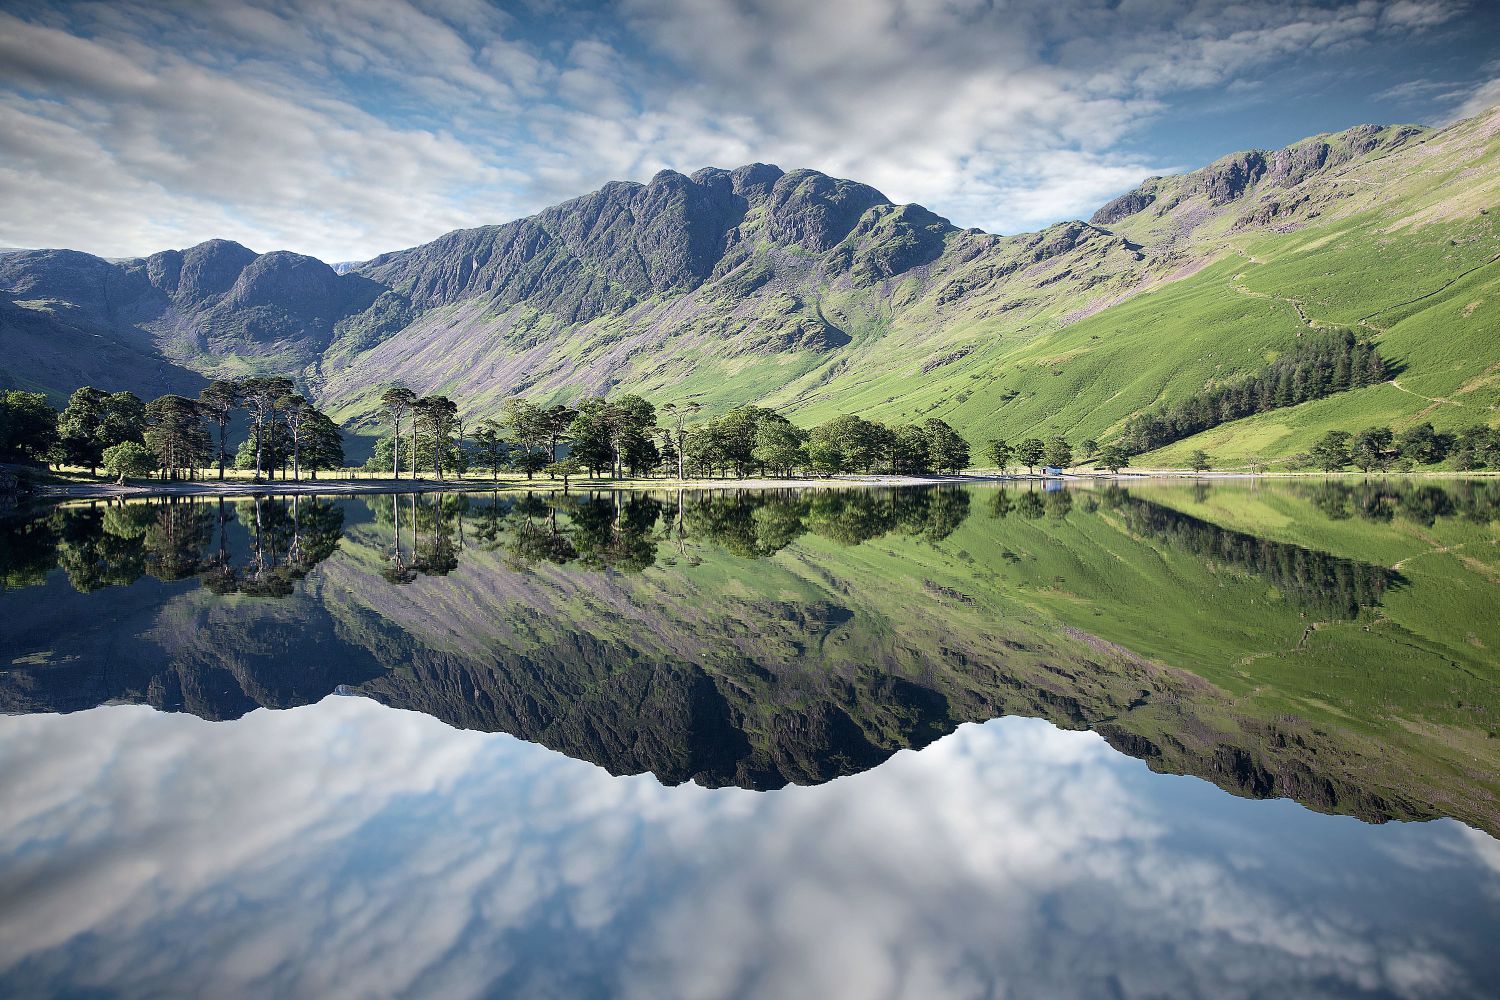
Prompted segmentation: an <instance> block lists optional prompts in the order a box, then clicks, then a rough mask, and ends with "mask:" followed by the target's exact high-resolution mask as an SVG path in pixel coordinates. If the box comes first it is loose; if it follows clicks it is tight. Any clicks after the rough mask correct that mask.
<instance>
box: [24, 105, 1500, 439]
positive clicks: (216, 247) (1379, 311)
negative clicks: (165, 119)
mask: <svg viewBox="0 0 1500 1000" xmlns="http://www.w3.org/2000/svg"><path fill="white" fill-rule="evenodd" d="M1497 127H1500V116H1497V115H1496V114H1495V113H1493V112H1492V113H1490V114H1487V115H1484V116H1481V117H1479V118H1475V119H1471V120H1469V121H1465V122H1460V123H1457V124H1455V125H1453V126H1450V127H1448V128H1446V129H1442V130H1430V129H1424V128H1419V127H1415V126H1395V127H1380V126H1373V125H1363V126H1359V127H1357V128H1354V129H1350V130H1348V131H1346V132H1341V133H1336V134H1331V135H1324V136H1317V137H1314V138H1311V139H1307V140H1304V141H1302V142H1299V143H1296V144H1294V145H1292V146H1289V147H1287V148H1285V149H1281V150H1271V151H1262V150H1252V151H1247V152H1241V153H1236V154H1233V155H1231V156H1228V157H1225V158H1224V159H1222V160H1219V161H1218V162H1216V163H1214V164H1212V165H1210V166H1209V167H1206V168H1204V169H1202V170H1199V171H1195V172H1193V173H1189V174H1184V175H1180V176H1175V177H1163V178H1152V179H1150V180H1148V181H1146V182H1145V183H1144V184H1142V185H1141V186H1140V187H1138V188H1137V189H1136V190H1134V191H1131V192H1128V193H1126V194H1124V195H1122V196H1121V197H1119V198H1116V199H1114V200H1113V201H1111V202H1110V203H1109V204H1107V205H1105V206H1103V207H1102V208H1101V209H1100V210H1099V211H1098V212H1096V213H1094V215H1093V216H1092V217H1091V219H1090V221H1088V222H1081V221H1075V222H1066V223H1060V224H1058V225H1055V226H1051V227H1048V228H1047V229H1045V230H1043V231H1041V232H1039V233H1029V234H1022V235H1017V236H1009V237H1001V236H995V235H991V234H987V233H983V232H980V231H978V230H974V229H958V228H956V227H955V226H953V225H952V224H950V223H949V222H948V221H947V220H946V219H942V218H940V217H938V216H936V215H934V214H933V213H931V212H929V211H927V210H926V209H924V208H922V207H920V206H916V205H896V204H893V203H892V202H891V201H890V200H889V199H888V198H886V197H885V196H884V195H883V194H881V193H880V192H879V191H877V190H875V189H874V188H871V187H869V186H867V185H864V184H859V183H856V182H854V181H848V180H841V179H837V178H832V177H828V176H826V175H824V174H821V173H818V172H816V171H811V170H794V171H789V172H788V171H783V170H781V169H780V168H778V167H774V166H770V165H766V164H750V165H747V166H743V167H739V168H737V169H734V170H721V169H714V168H710V169H704V170H700V171H698V172H697V173H695V174H693V175H692V176H685V175H683V174H680V173H676V172H673V171H663V172H662V173H660V174H658V175H657V176H656V177H654V178H652V180H651V181H650V182H649V183H646V184H637V183H626V182H615V183H611V184H607V185H605V186H604V187H603V188H601V189H599V190H598V191H596V192H593V193H592V194H588V195H585V196H583V197H581V198H577V199H574V200H573V201H569V202H565V203H563V204H561V205H558V206H555V207H553V208H550V209H547V210H545V211H543V212H540V213H538V214H537V215H535V216H532V217H529V218H526V219H520V220H517V221H514V222H509V223H506V224H504V225H499V226H484V227H480V228H477V229H468V230H460V231H456V232H453V233H449V234H448V235H446V236H443V237H441V238H440V239H438V240H435V241H433V242H432V243H428V244H425V245H423V246H420V247H414V248H412V249H409V250H402V251H398V252H395V253H389V254H384V255H381V256H379V257H376V258H375V259H373V260H370V261H365V262H363V263H359V264H349V265H345V264H341V265H338V267H337V268H333V267H329V266H328V265H325V264H323V263H321V262H319V261H316V260H314V259H312V258H309V257H303V256H300V255H297V254H291V253H285V252H276V253H269V254H259V255H258V254H255V253H252V252H251V251H249V250H247V249H245V248H244V247H242V246H239V245H238V244H234V243H229V242H225V241H210V242H209V243H205V244H201V245H199V246H197V247H193V248H190V249H188V250H185V251H165V252H163V253H159V254H155V255H153V256H151V257H148V258H144V259H140V260H134V261H127V262H123V263H119V264H110V263H108V262H105V261H102V260H100V259H99V258H96V257H90V256H89V255H86V254H80V253H74V252H71V251H56V250H50V251H27V252H21V253H15V254H10V255H6V256H5V257H0V295H3V296H5V297H7V298H9V299H11V300H13V301H14V303H15V308H13V309H11V310H9V311H6V312H5V313H3V314H0V335H3V336H7V337H11V338H15V337H16V335H15V334H14V333H13V332H12V331H13V330H15V329H17V327H18V324H19V317H20V315H21V314H20V313H17V312H16V309H17V308H18V309H21V310H24V311H25V312H27V313H29V314H31V317H30V321H31V324H32V326H33V327H34V328H37V329H40V328H42V327H46V328H49V329H50V328H51V324H57V325H58V329H59V330H60V329H62V328H63V327H64V326H71V327H72V328H73V329H74V330H77V331H87V332H88V333H90V334H97V335H98V337H99V338H100V339H101V340H103V341H104V342H106V343H108V344H110V345H111V347H112V349H114V350H117V351H122V352H125V351H128V352H138V354H139V357H140V358H141V359H142V361H141V365H137V366H128V365H127V366H122V365H120V364H112V363H104V361H103V360H102V359H96V358H94V357H92V356H85V357H82V358H79V359H77V360H76V362H75V363H73V364H72V365H71V366H70V365H67V364H64V363H63V362H62V359H61V358H59V357H57V356H56V353H57V352H53V354H50V355H49V354H47V353H46V352H44V351H42V349H41V347H40V346H38V345H39V344H41V343H42V342H43V341H45V340H46V338H45V336H40V335H38V334H36V333H33V335H31V336H29V337H27V338H19V339H18V342H19V343H20V344H21V345H22V349H21V350H20V351H19V352H17V351H11V352H7V353H8V357H7V358H6V359H5V361H4V364H6V365H7V366H8V367H7V368H6V374H5V375H4V378H6V380H7V381H13V382H19V383H21V384H31V385H38V386H41V387H43V388H46V389H48V390H49V391H51V392H53V393H54V394H58V395H61V394H64V393H65V392H66V391H68V390H69V389H71V388H72V385H73V382H74V381H76V380H77V379H78V378H80V377H82V378H86V379H87V380H90V381H94V382H96V383H98V384H100V385H104V386H106V387H118V386H125V385H132V386H137V385H138V386H140V387H142V388H149V385H148V383H147V382H145V381H139V380H140V379H142V378H144V376H145V372H146V370H147V369H152V366H153V365H154V366H155V368H154V371H155V377H156V379H157V382H155V383H150V385H154V384H163V380H171V379H175V378H178V377H179V376H180V373H182V372H183V371H187V372H192V373H198V374H199V375H200V376H206V375H214V374H238V373H244V372H247V371H275V372H279V373H285V374H291V375H294V376H295V377H297V378H298V379H299V380H301V381H302V382H303V383H304V384H305V385H306V387H307V388H308V389H309V391H311V392H313V393H314V394H315V395H316V396H317V397H318V398H319V399H320V400H322V401H323V402H324V403H325V404H326V405H329V406H331V407H332V408H333V409H334V410H335V411H336V412H337V413H338V414H339V415H340V416H341V417H342V418H343V419H345V420H346V421H349V422H352V423H353V424H354V425H356V426H361V425H365V424H366V421H367V419H368V418H369V417H370V416H371V415H372V414H373V412H374V408H375V402H374V400H375V397H376V396H377V395H378V392H377V390H378V389H379V387H380V386H381V385H382V384H384V383H385V382H387V381H389V380H393V379H399V380H401V381H403V382H405V383H407V384H408V385H410V386H411V387H412V388H414V389H416V390H417V391H419V392H424V393H432V392H446V393H449V394H451V395H453V396H455V397H456V398H458V399H460V400H461V401H462V402H463V404H464V405H465V406H466V407H468V408H469V409H470V410H471V411H473V412H491V411H492V410H493V409H494V408H495V407H496V406H498V404H499V402H500V401H501V400H503V399H504V398H506V397H508V396H510V395H513V394H517V393H524V394H528V395H534V396H549V395H576V394H580V393H594V392H601V391H607V390H611V389H616V388H629V389H632V390H636V391H642V392H645V393H647V394H649V395H651V396H652V397H654V398H656V399H658V400H660V401H666V400H670V399H682V398H694V399H697V400H699V401H701V402H704V403H705V404H707V405H708V406H709V407H710V408H718V409H722V408H726V407H728V406H732V405H735V404H738V403H744V402H760V403H762V404H765V405H773V406H778V407H781V408H784V409H786V410H787V411H789V412H790V413H792V415H793V416H794V417H795V418H796V419H799V420H802V421H814V420H818V419H824V418H826V417H828V416H830V415H832V414H834V413H837V412H841V411H850V412H859V413H863V414H866V415H869V416H873V417H878V418H882V419H889V420H915V419H920V418H923V417H926V416H942V417H944V418H946V419H948V420H949V421H950V422H952V423H954V424H955V425H957V426H959V427H960V428H961V429H962V430H964V431H965V432H966V433H968V434H969V435H970V436H971V437H973V438H975V439H976V440H977V439H981V438H983V437H986V436H989V435H992V434H1005V435H1011V436H1016V435H1022V434H1036V433H1065V434H1069V435H1071V436H1074V437H1075V438H1081V437H1083V436H1093V437H1099V438H1106V437H1108V436H1109V435H1111V434H1112V433H1116V432H1118V430H1119V429H1120V427H1121V426H1122V424H1123V422H1124V420H1126V419H1127V418H1128V417H1130V416H1131V415H1133V414H1135V413H1138V412H1141V411H1143V410H1147V409H1150V408H1153V407H1155V406H1157V405H1160V404H1164V403H1170V402H1174V401H1177V400H1181V399H1183V398H1185V397H1187V396H1189V395H1191V394H1193V393H1196V392H1200V391H1202V390H1203V389H1204V388H1205V387H1207V386H1211V385H1214V384H1217V383H1219V382H1222V381H1223V380H1225V379H1228V378H1233V377H1234V376H1236V375H1238V374H1243V373H1247V372H1250V371H1253V370H1255V369H1256V368H1257V367H1258V366H1260V365H1263V364H1265V363H1266V361H1267V359H1269V358H1274V357H1275V356H1276V355H1277V354H1278V353H1281V352H1285V351H1286V350H1288V349H1289V348H1290V347H1291V346H1292V345H1294V344H1295V343H1296V341H1297V339H1298V338H1299V337H1300V336H1302V335H1303V334H1304V333H1306V332H1307V330H1309V329H1311V328H1320V327H1329V328H1334V327H1337V328H1348V329H1351V330H1354V331H1356V333H1357V335H1358V336H1360V337H1361V338H1368V339H1373V340H1374V341H1375V342H1376V343H1377V345H1378V347H1379V349H1380V351H1381V352H1382V354H1383V355H1386V356H1388V357H1389V358H1390V359H1391V360H1392V361H1394V362H1396V363H1397V364H1398V365H1399V366H1400V367H1401V368H1402V369H1404V370H1403V371H1402V374H1401V378H1400V383H1399V384H1391V383H1386V384H1384V385H1379V386H1373V387H1370V388H1366V389H1360V390H1358V391H1357V392H1356V393H1349V394H1341V395H1342V396H1344V397H1347V398H1342V399H1338V400H1333V401H1330V400H1321V401H1317V402H1313V403H1307V404H1303V405H1302V406H1298V407H1291V408H1287V409H1286V410H1278V411H1273V412H1272V413H1270V414H1262V415H1260V416H1258V417H1253V418H1249V423H1251V424H1252V425H1255V426H1259V427H1261V428H1262V430H1261V431H1259V432H1258V433H1257V434H1256V435H1255V436H1254V438H1253V441H1252V440H1251V439H1248V438H1244V437H1243V436H1241V437H1238V438H1237V437H1236V436H1235V435H1234V433H1233V428H1234V426H1236V425H1230V426H1229V427H1228V428H1216V429H1215V430H1214V431H1210V432H1208V434H1209V436H1210V437H1212V436H1214V435H1217V438H1215V441H1216V444H1215V448H1216V454H1220V455H1225V456H1226V457H1232V455H1233V453H1234V452H1235V450H1236V449H1239V450H1241V451H1243V452H1245V453H1246V454H1248V453H1249V451H1250V450H1251V449H1252V448H1253V450H1254V451H1255V453H1257V454H1264V455H1276V454H1284V453H1286V452H1288V451H1290V450H1292V449H1294V448H1297V447H1301V446H1304V445H1305V442H1306V440H1307V439H1308V438H1309V437H1310V436H1312V435H1315V434H1316V433H1318V432H1319V431H1320V430H1321V429H1322V428H1324V427H1326V426H1330V425H1332V424H1333V423H1334V422H1335V421H1345V422H1347V419H1348V418H1349V415H1350V412H1351V411H1350V408H1349V407H1350V402H1349V401H1350V399H1357V400H1359V401H1360V402H1359V403H1358V405H1355V406H1354V407H1353V411H1352V412H1353V413H1355V414H1357V415H1359V416H1360V418H1361V419H1362V418H1363V417H1364V416H1365V415H1369V417H1370V418H1371V419H1377V418H1378V419H1381V420H1384V421H1388V422H1395V423H1396V424H1398V425H1399V424H1401V423H1402V422H1403V421H1406V422H1411V421H1413V420H1416V419H1418V417H1419V416H1420V418H1421V419H1432V420H1434V421H1435V422H1437V423H1439V424H1440V425H1441V424H1443V423H1445V422H1446V423H1449V424H1454V425H1457V424H1459V423H1462V422H1465V421H1468V422H1472V421H1473V420H1474V419H1476V418H1478V419H1488V415H1489V414H1490V413H1492V412H1493V411H1492V409H1491V407H1493V406H1495V405H1500V381H1497V380H1496V379H1495V378H1491V377H1490V375H1489V374H1487V373H1489V372H1490V371H1491V368H1492V366H1496V365H1500V340H1497V338H1495V337H1493V336H1492V335H1490V334H1492V333H1493V331H1494V330H1495V329H1496V326H1497V323H1500V305H1497V303H1500V295H1496V294H1495V291H1496V290H1495V289H1494V288H1493V287H1491V286H1492V285H1493V283H1494V282H1495V281H1496V277H1497V272H1496V270H1495V268H1494V263H1495V260H1496V258H1497V257H1500V233H1497V231H1496V216H1494V215H1492V214H1490V212H1489V210H1490V209H1491V208H1492V207H1500V206H1497V205H1496V202H1497V201H1500V189H1497V184H1500V181H1497V171H1495V170H1494V169H1493V164H1494V162H1495V159H1496V157H1497V155H1500V152H1497V144H1496V133H1497ZM341 272H342V273H341ZM1460 300H1461V301H1460ZM38 324H40V327H38ZM1438 328H1441V330H1440V331H1438ZM60 340H61V338H60ZM142 366H144V368H143V367H142ZM1239 423H1246V422H1244V421H1241V422H1237V424H1239ZM1200 437H1201V436H1200ZM1174 447H1176V446H1174ZM1183 447H1191V445H1183ZM1172 453H1173V448H1168V449H1167V451H1166V453H1165V454H1167V456H1168V457H1170V456H1171V454H1172Z"/></svg>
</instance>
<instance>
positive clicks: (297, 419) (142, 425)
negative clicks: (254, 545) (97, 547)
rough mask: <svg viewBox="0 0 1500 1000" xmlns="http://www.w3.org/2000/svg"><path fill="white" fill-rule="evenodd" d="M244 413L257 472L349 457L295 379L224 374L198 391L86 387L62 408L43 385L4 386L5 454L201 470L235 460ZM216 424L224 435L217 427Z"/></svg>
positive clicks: (134, 470) (299, 469)
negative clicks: (153, 394)
mask: <svg viewBox="0 0 1500 1000" xmlns="http://www.w3.org/2000/svg"><path fill="white" fill-rule="evenodd" d="M241 412H243V413H244V415H245V417H246V418H247V419H248V421H249V424H250V433H249V435H248V437H247V438H246V439H245V441H244V443H243V444H242V445H241V446H240V448H239V449H238V450H237V452H236V454H235V457H234V464H235V467H236V468H240V469H245V470H253V471H254V473H255V478H256V481H260V480H261V479H262V478H263V477H264V476H267V475H271V476H274V473H275V470H277V469H280V470H281V475H282V478H283V479H285V478H286V477H287V472H288V469H290V472H291V475H292V478H294V479H300V478H301V477H302V473H303V471H304V470H305V471H307V472H309V473H311V475H312V476H313V478H315V479H316V478H317V473H318V470H320V469H337V468H341V467H342V466H343V464H344V443H343V435H342V434H341V433H340V432H339V429H338V426H337V425H336V424H335V423H334V422H333V420H332V418H330V417H329V416H328V415H327V414H326V413H324V412H323V411H321V410H319V409H318V408H317V407H315V406H313V405H312V404H311V403H310V402H308V400H307V399H306V397H304V396H302V395H301V394H299V393H297V392H296V391H295V389H294V386H293V383H292V380H291V379H289V378H280V377H267V378H245V379H216V380H215V381H213V382H210V383H209V384H208V385H207V386H205V387H204V389H203V391H202V392H200V393H199V394H198V395H197V397H195V398H190V397H187V396H178V395H172V394H169V395H165V396H159V397H157V398H156V399H153V400H151V401H150V402H144V401H142V400H141V398H140V397H139V396H137V395H136V394H135V393H133V392H104V391H103V390H101V389H96V388H94V387H93V386H87V385H86V386H83V387H81V388H80V389H78V390H77V391H75V392H74V393H73V395H72V396H71V397H69V399H68V404H67V406H65V407H64V408H63V409H62V410H61V411H58V410H56V409H54V408H53V407H52V406H51V405H50V404H49V403H48V402H47V398H46V397H45V396H44V395H42V394H41V393H32V392H22V391H18V390H11V391H8V392H5V393H0V460H5V461H36V462H46V463H48V464H51V465H58V466H61V465H76V466H80V467H83V468H87V469H88V470H89V472H90V474H94V475H97V474H98V471H99V469H100V467H101V466H102V467H103V468H104V470H105V471H106V472H107V473H109V474H110V475H111V476H115V477H117V478H118V479H119V481H120V482H124V481H125V480H126V479H127V478H130V477H142V476H149V475H153V474H155V475H160V476H161V477H162V478H164V479H166V478H171V479H178V478H188V479H191V478H195V477H196V476H197V474H198V472H199V471H200V470H204V469H208V468H211V467H212V466H213V465H214V464H217V465H218V470H219V478H220V479H221V480H222V479H223V478H224V472H225V467H226V465H227V464H228V462H229V453H228V436H229V425H230V423H231V422H233V420H234V419H235V417H236V415H237V414H239V413H241ZM215 431H216V432H217V435H215Z"/></svg>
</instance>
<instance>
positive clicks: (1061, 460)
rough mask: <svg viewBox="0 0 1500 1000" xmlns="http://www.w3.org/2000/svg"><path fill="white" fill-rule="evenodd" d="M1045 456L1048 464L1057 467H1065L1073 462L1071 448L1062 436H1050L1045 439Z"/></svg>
mask: <svg viewBox="0 0 1500 1000" xmlns="http://www.w3.org/2000/svg"><path fill="white" fill-rule="evenodd" d="M1045 457H1046V459H1047V464H1048V465H1051V466H1054V467H1056V468H1059V469H1066V468H1067V467H1068V466H1070V465H1072V464H1073V449H1072V448H1071V447H1069V446H1068V442H1066V441H1064V440H1063V439H1062V438H1060V437H1051V438H1048V439H1047V451H1046V456H1045Z"/></svg>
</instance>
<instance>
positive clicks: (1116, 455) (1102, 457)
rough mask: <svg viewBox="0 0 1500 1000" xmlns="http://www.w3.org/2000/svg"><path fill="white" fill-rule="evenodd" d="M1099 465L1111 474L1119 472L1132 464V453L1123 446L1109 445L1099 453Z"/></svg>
mask: <svg viewBox="0 0 1500 1000" xmlns="http://www.w3.org/2000/svg"><path fill="white" fill-rule="evenodd" d="M1099 464H1100V465H1102V466H1104V467H1105V468H1106V469H1108V470H1109V471H1110V472H1119V471H1120V470H1121V469H1123V468H1125V467H1126V466H1128V465H1129V464H1130V452H1129V451H1127V450H1126V449H1125V448H1124V446H1122V445H1118V444H1107V445H1105V446H1104V448H1103V449H1102V450H1100V452H1099Z"/></svg>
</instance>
